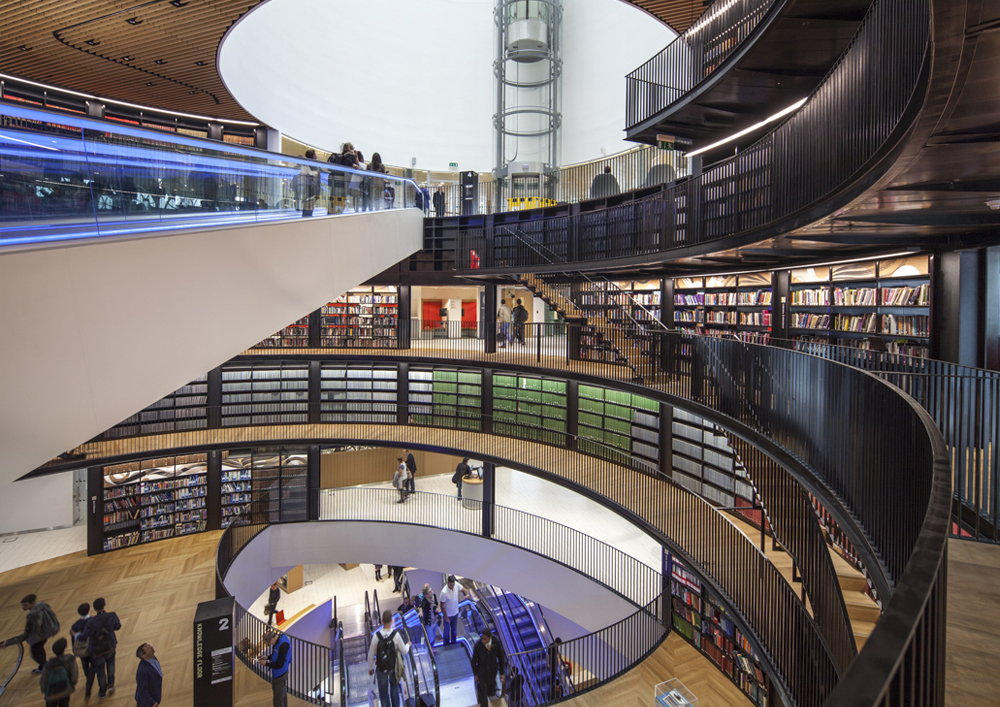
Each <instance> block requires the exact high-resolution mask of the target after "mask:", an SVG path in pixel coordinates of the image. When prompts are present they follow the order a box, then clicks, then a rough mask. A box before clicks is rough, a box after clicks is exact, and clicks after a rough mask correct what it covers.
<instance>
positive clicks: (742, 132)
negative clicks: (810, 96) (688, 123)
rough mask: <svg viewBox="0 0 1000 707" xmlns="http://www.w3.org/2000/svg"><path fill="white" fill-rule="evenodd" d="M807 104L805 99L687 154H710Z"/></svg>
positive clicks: (691, 155)
mask: <svg viewBox="0 0 1000 707" xmlns="http://www.w3.org/2000/svg"><path fill="white" fill-rule="evenodd" d="M805 102H806V99H805V98H803V99H802V100H801V101H796V102H795V103H793V104H792V105H790V106H788V107H787V108H785V109H784V110H779V111H778V112H777V113H775V114H774V115H772V116H771V117H770V118H765V119H764V120H762V121H760V122H759V123H757V124H756V125H751V126H750V127H749V128H745V129H743V130H740V131H739V132H738V133H736V134H734V135H730V136H729V137H727V138H723V139H722V140H719V141H718V142H713V143H712V144H711V145H707V146H706V147H699V148H698V149H697V150H694V151H693V152H689V153H687V156H688V157H694V156H695V155H700V154H702V153H703V152H708V151H709V150H714V149H715V148H716V147H719V146H721V145H725V144H726V143H727V142H732V141H733V140H739V139H740V138H741V137H743V136H744V135H748V134H750V133H752V132H753V131H755V130H759V129H760V128H763V127H764V126H765V125H768V124H769V123H773V122H774V121H776V120H780V119H782V118H784V117H785V116H786V115H788V114H789V113H792V112H794V111H797V110H798V109H799V108H801V107H802V105H803V104H804V103H805Z"/></svg>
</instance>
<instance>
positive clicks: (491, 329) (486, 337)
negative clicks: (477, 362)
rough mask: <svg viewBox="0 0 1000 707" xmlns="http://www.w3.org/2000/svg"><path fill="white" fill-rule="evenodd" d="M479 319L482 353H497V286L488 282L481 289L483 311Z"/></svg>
mask: <svg viewBox="0 0 1000 707" xmlns="http://www.w3.org/2000/svg"><path fill="white" fill-rule="evenodd" d="M480 319H481V320H482V326H483V351H484V352H485V353H496V352H497V286H496V283H493V282H488V283H487V284H486V287H484V288H483V311H482V312H481V316H480Z"/></svg>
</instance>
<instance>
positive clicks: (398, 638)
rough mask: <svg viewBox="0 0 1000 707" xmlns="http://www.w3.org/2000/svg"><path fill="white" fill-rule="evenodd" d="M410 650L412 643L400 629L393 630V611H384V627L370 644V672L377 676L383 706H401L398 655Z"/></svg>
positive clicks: (373, 637)
mask: <svg viewBox="0 0 1000 707" xmlns="http://www.w3.org/2000/svg"><path fill="white" fill-rule="evenodd" d="M409 652H410V644H409V643H407V642H406V641H405V640H403V637H402V634H401V633H400V632H399V631H393V630H392V612H391V611H389V610H386V611H383V612H382V628H380V629H379V630H378V631H376V632H375V633H374V634H372V642H371V645H370V646H368V674H369V675H374V676H375V682H376V683H377V684H378V699H379V704H380V705H381V707H400V701H399V679H398V677H397V675H396V661H397V656H400V655H406V654H407V653H409Z"/></svg>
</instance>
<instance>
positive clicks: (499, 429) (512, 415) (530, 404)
mask: <svg viewBox="0 0 1000 707" xmlns="http://www.w3.org/2000/svg"><path fill="white" fill-rule="evenodd" d="M567 392H568V385H567V383H566V381H565V380H560V379H556V378H547V377H545V376H532V375H526V374H508V373H494V374H493V432H494V433H496V434H502V435H509V436H511V437H521V438H523V439H534V440H540V441H543V442H549V443H551V444H559V445H564V444H566V431H567V422H566V418H567V415H566V410H567V404H568V403H567Z"/></svg>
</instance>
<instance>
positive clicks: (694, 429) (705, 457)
mask: <svg viewBox="0 0 1000 707" xmlns="http://www.w3.org/2000/svg"><path fill="white" fill-rule="evenodd" d="M671 430H672V432H673V436H672V440H671V452H672V476H673V480H674V481H676V482H677V483H678V484H680V485H681V486H683V487H684V488H686V489H688V490H689V491H692V492H694V493H696V494H698V495H699V496H701V497H703V498H705V499H706V500H708V501H709V502H710V503H713V504H715V505H716V506H720V507H722V508H733V507H735V506H744V505H752V503H753V488H752V487H751V486H750V482H749V481H748V479H747V471H746V469H745V468H744V467H743V465H742V464H741V463H740V462H739V460H738V459H736V455H735V453H734V452H733V449H732V447H731V446H730V444H729V440H728V438H727V437H726V436H725V434H723V432H722V430H720V429H719V428H718V427H716V426H715V425H714V424H712V423H711V422H708V421H707V420H703V419H702V418H700V417H698V416H696V415H693V414H691V413H689V412H686V411H685V410H681V409H680V408H674V410H673V420H672V424H671Z"/></svg>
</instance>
